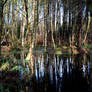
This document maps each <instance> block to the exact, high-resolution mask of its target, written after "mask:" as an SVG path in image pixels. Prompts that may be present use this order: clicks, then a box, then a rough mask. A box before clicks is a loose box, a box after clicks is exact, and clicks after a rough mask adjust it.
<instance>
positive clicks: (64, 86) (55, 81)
mask: <svg viewBox="0 0 92 92" xmlns="http://www.w3.org/2000/svg"><path fill="white" fill-rule="evenodd" d="M33 65H34V66H33V69H34V70H33V75H32V77H31V78H30V80H29V81H27V83H26V81H23V82H21V83H19V84H18V85H14V86H13V85H11V86H9V85H4V84H3V83H1V84H0V92H1V91H2V90H5V89H8V90H9V91H8V92H50V91H53V92H68V91H70V92H91V91H92V63H91V60H90V59H89V58H88V57H87V56H86V55H79V54H78V55H72V56H70V55H65V54H62V55H55V54H36V55H34V62H33ZM26 66H27V69H28V70H29V67H28V65H26ZM29 74H30V73H29ZM14 89H16V90H14ZM12 90H13V91H12ZM2 92H6V91H2Z"/></svg>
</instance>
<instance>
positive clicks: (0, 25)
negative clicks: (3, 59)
mask: <svg viewBox="0 0 92 92" xmlns="http://www.w3.org/2000/svg"><path fill="white" fill-rule="evenodd" d="M2 30H3V6H2V2H0V56H1V38H2Z"/></svg>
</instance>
